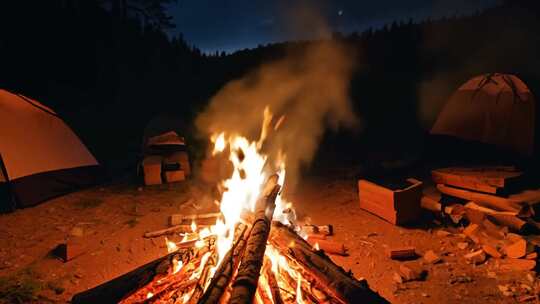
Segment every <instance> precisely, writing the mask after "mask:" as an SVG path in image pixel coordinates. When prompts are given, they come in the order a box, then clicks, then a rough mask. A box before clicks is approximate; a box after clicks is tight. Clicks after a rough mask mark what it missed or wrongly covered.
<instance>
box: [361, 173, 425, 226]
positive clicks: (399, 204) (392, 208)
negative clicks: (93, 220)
mask: <svg viewBox="0 0 540 304" xmlns="http://www.w3.org/2000/svg"><path fill="white" fill-rule="evenodd" d="M406 184H407V186H406V187H404V188H400V189H390V188H387V187H384V186H382V185H379V184H376V183H374V182H371V181H368V180H365V179H361V180H359V181H358V197H359V201H360V208H362V209H364V210H367V211H369V212H371V213H373V214H375V215H378V216H379V217H381V218H383V219H385V220H386V221H388V222H390V223H392V224H395V225H402V224H407V223H412V222H414V221H416V220H417V219H418V218H419V217H420V214H421V207H420V199H421V197H422V186H423V183H422V182H421V181H418V180H416V179H412V178H410V179H407V183H406Z"/></svg>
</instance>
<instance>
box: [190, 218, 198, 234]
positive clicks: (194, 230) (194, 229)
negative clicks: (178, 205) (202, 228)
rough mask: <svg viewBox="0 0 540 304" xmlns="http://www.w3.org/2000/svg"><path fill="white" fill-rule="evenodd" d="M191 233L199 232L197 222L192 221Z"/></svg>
mask: <svg viewBox="0 0 540 304" xmlns="http://www.w3.org/2000/svg"><path fill="white" fill-rule="evenodd" d="M191 232H197V224H195V220H193V221H191Z"/></svg>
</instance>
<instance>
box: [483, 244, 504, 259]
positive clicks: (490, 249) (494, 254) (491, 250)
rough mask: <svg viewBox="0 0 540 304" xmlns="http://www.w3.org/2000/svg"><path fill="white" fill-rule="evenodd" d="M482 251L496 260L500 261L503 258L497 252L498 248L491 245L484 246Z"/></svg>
mask: <svg viewBox="0 0 540 304" xmlns="http://www.w3.org/2000/svg"><path fill="white" fill-rule="evenodd" d="M482 250H484V252H485V253H486V254H487V255H489V256H491V257H494V258H496V259H500V258H501V257H502V254H501V253H500V252H499V251H498V250H497V248H495V247H493V246H491V245H487V244H485V245H482Z"/></svg>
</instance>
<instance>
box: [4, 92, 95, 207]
mask: <svg viewBox="0 0 540 304" xmlns="http://www.w3.org/2000/svg"><path fill="white" fill-rule="evenodd" d="M0 117H1V119H0V210H4V211H7V210H12V209H14V208H21V207H28V206H33V205H36V204H38V203H40V202H43V201H45V200H47V199H50V198H53V197H56V196H59V195H62V194H66V193H68V192H71V191H73V190H75V189H79V188H81V187H83V186H89V185H93V184H95V183H97V182H98V180H99V177H100V176H101V167H100V166H99V164H98V162H97V161H96V159H95V158H94V156H93V155H92V154H91V153H90V152H89V151H88V149H87V148H86V146H85V145H84V144H83V143H82V142H81V141H80V139H79V138H78V137H77V135H75V133H73V131H72V130H71V129H70V128H69V127H68V126H67V125H66V124H65V123H64V121H63V120H62V119H61V118H60V117H59V116H58V115H57V114H56V113H55V112H54V111H53V110H52V109H50V108H47V107H46V106H44V105H42V104H41V103H39V102H37V101H35V100H32V99H30V98H27V97H25V96H23V95H18V94H13V93H10V92H8V91H5V90H0Z"/></svg>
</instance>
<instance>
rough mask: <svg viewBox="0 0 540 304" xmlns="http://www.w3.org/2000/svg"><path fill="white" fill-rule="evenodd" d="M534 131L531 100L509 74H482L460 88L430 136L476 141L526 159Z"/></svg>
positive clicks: (521, 86) (530, 152)
mask: <svg viewBox="0 0 540 304" xmlns="http://www.w3.org/2000/svg"><path fill="white" fill-rule="evenodd" d="M534 129H535V101H534V97H533V95H532V93H531V91H530V90H529V88H528V87H527V85H525V83H524V82H523V81H521V80H520V79H519V78H518V77H516V76H514V75H509V74H499V73H495V74H485V75H481V76H476V77H473V78H472V79H470V80H469V81H467V82H466V83H465V84H463V85H462V86H461V87H460V88H459V89H458V90H457V91H456V92H455V93H454V94H453V95H452V97H451V98H450V99H449V100H448V102H447V103H446V104H445V106H444V108H443V110H442V111H441V113H440V114H439V116H438V118H437V120H436V122H435V124H434V125H433V128H432V129H431V134H436V135H446V136H451V137H455V138H459V139H463V140H467V141H476V142H480V143H484V144H489V145H493V146H496V147H498V148H501V149H504V150H507V151H512V152H514V153H517V154H520V155H523V156H529V155H531V154H532V152H533V146H534Z"/></svg>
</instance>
